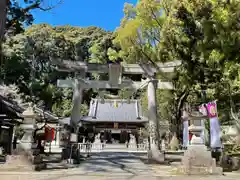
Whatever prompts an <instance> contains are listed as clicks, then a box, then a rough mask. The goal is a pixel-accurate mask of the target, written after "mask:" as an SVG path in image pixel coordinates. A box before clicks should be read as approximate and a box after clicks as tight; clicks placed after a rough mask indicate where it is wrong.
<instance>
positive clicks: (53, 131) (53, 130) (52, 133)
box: [51, 128, 55, 141]
mask: <svg viewBox="0 0 240 180" xmlns="http://www.w3.org/2000/svg"><path fill="white" fill-rule="evenodd" d="M54 135H55V129H54V128H51V137H52V141H53V140H54V138H55V137H54Z"/></svg>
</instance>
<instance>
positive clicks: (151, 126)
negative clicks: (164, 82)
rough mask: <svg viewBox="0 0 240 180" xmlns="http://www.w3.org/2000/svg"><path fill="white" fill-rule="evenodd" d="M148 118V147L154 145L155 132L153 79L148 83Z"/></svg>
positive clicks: (155, 116) (155, 115)
mask: <svg viewBox="0 0 240 180" xmlns="http://www.w3.org/2000/svg"><path fill="white" fill-rule="evenodd" d="M147 94H148V118H149V135H150V148H152V147H154V148H155V146H156V132H157V103H156V101H157V100H156V86H155V83H154V81H150V82H149V83H148V89H147Z"/></svg>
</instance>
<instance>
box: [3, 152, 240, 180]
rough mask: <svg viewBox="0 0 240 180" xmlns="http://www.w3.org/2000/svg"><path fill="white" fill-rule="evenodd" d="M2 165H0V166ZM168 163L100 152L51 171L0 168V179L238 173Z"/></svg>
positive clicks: (138, 179) (154, 179)
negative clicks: (178, 170) (175, 168)
mask: <svg viewBox="0 0 240 180" xmlns="http://www.w3.org/2000/svg"><path fill="white" fill-rule="evenodd" d="M0 168H1V167H0ZM171 169H172V167H171V166H163V165H154V166H153V165H147V164H144V163H143V162H142V161H141V160H140V158H139V157H137V156H136V155H133V154H131V153H109V152H104V153H99V154H97V155H94V156H92V157H91V158H89V160H87V161H85V162H83V163H82V164H80V165H79V167H77V168H74V169H67V170H53V171H41V172H33V171H30V170H29V171H27V170H26V171H17V170H16V171H7V169H6V171H0V179H1V180H79V179H81V180H215V179H217V180H236V179H240V173H239V174H238V173H235V174H233V173H232V174H231V173H229V174H227V175H226V176H174V175H173V174H172V175H171V173H169V172H170V171H171Z"/></svg>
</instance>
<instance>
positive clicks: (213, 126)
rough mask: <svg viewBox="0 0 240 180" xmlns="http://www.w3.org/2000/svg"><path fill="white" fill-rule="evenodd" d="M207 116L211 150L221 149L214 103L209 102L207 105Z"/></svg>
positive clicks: (218, 124) (219, 130)
mask: <svg viewBox="0 0 240 180" xmlns="http://www.w3.org/2000/svg"><path fill="white" fill-rule="evenodd" d="M207 108H208V115H209V119H210V137H211V148H221V147H222V143H221V140H220V136H221V129H220V123H219V120H218V115H217V104H216V102H210V103H208V104H207Z"/></svg>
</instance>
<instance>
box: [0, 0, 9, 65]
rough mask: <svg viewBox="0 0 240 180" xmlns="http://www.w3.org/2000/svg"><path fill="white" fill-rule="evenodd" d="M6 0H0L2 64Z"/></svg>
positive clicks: (0, 55) (0, 52)
mask: <svg viewBox="0 0 240 180" xmlns="http://www.w3.org/2000/svg"><path fill="white" fill-rule="evenodd" d="M7 1H8V0H0V60H1V64H2V58H3V55H2V43H3V37H4V34H5V25H6V17H7Z"/></svg>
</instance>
